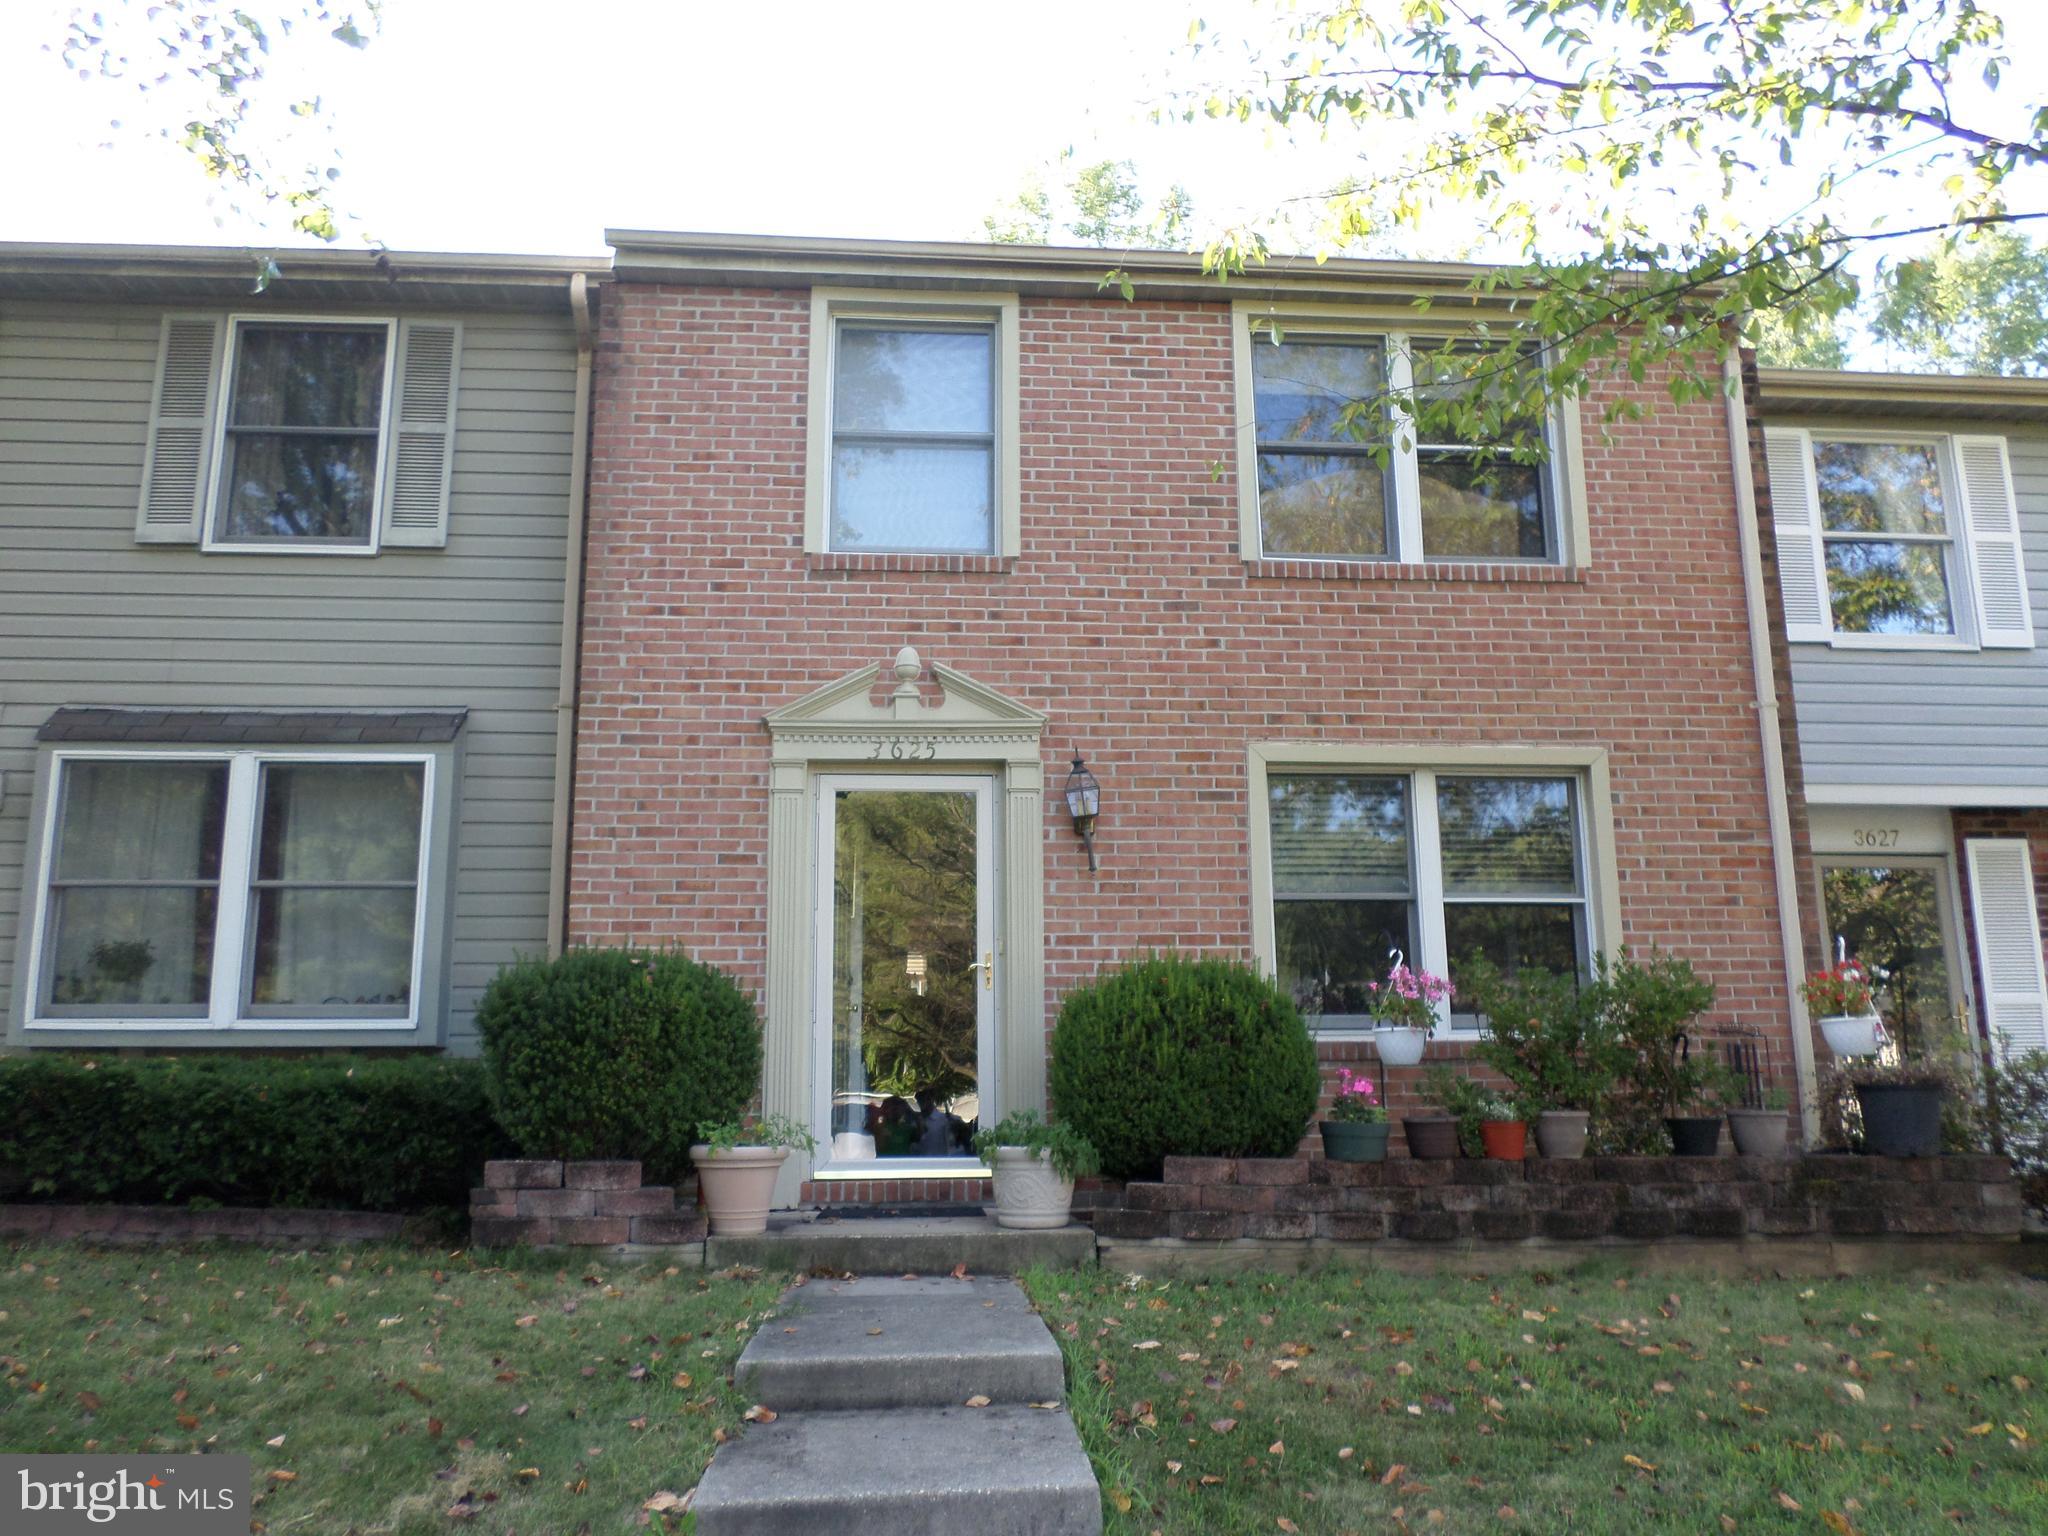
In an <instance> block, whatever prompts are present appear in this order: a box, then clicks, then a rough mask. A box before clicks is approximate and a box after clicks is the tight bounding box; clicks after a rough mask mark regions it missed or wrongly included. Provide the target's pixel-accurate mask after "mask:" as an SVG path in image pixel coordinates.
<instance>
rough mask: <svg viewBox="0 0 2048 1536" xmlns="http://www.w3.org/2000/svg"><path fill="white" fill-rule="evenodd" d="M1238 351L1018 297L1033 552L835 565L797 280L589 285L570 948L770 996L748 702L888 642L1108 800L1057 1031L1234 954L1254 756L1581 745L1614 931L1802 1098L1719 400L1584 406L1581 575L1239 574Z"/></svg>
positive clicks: (1198, 307)
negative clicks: (1604, 831) (1607, 864)
mask: <svg viewBox="0 0 2048 1536" xmlns="http://www.w3.org/2000/svg"><path fill="white" fill-rule="evenodd" d="M1230 326H1231V311H1230V307H1229V305H1228V304H1227V303H1222V302H1217V303H1202V302H1180V301H1174V302H1163V301H1145V300H1143V299H1142V298H1141V299H1140V301H1139V302H1135V303H1131V302H1125V301H1123V300H1121V299H1119V298H1116V297H1113V296H1112V297H1104V298H1096V299H1091V298H1056V297H1048V298H1032V297H1029V296H1027V297H1026V298H1025V299H1024V301H1023V306H1022V314H1021V341H1022V347H1021V356H1022V388H1023V400H1022V457H1023V498H1022V547H1021V549H1020V550H1019V551H1018V552H1016V553H1015V554H1014V555H1006V556H1004V557H1000V558H985V557H977V558H964V559H963V558H921V557H914V556H886V557H877V556H856V557H848V556H820V555H807V554H806V553H805V551H804V548H803V517H804V479H805V417H806V410H807V401H806V390H807V383H806V367H807V358H808V353H809V345H810V341H809V327H810V299H809V295H808V293H807V292H806V291H805V290H803V289H801V288H787V289H770V288H759V289H751V288H750V289H736V288H729V287H713V286H697V285H692V284H687V283H656V282H641V281H622V282H619V283H617V284H615V285H614V286H612V287H611V288H610V289H609V290H608V293H607V298H606V302H605V305H604V311H603V316H602V334H601V339H600V353H599V368H598V383H597V397H596V420H595V428H594V440H593V449H592V465H593V469H592V476H591V485H590V503H589V519H590V526H589V539H588V554H587V567H586V589H585V590H586V608H585V615H584V642H583V661H582V673H581V686H580V709H581V717H580V728H579V734H578V740H577V750H576V778H575V785H576V788H575V805H574V814H573V834H572V853H571V887H570V912H569V928H570V937H571V940H572V942H579V943H619V942H626V941H635V942H641V943H675V944H680V945H682V946H684V947H686V948H687V949H688V950H689V951H690V952H691V953H692V954H694V955H696V956H697V957H699V958H701V959H704V960H707V961H710V962H712V963H715V964H717V965H719V966H722V967H724V968H726V969H727V970H729V971H731V972H732V973H733V974H734V975H735V976H736V977H737V978H738V979H739V980H740V982H741V984H742V985H743V986H745V987H746V988H748V989H749V990H750V991H752V992H753V993H754V994H755V995H756V996H759V995H760V993H761V990H762V985H763V978H764V969H765V954H764V950H765V927H766V923H765V907H766V896H767V875H766V869H765V862H766V861H765V854H766V847H767V831H768V828H767V822H768V782H767V761H768V737H767V734H766V732H765V731H764V730H763V728H762V724H761V721H762V716H763V715H765V714H766V713H767V712H768V711H770V710H772V709H774V708H776V707H778V706H780V705H783V704H786V703H788V702H790V701H791V700H793V699H796V698H798V697H800V696H801V695H803V694H804V693H806V692H807V691H809V690H810V689H813V688H815V687H817V686H819V685H820V684H822V683H824V682H827V681H829V680H831V679H833V678H835V677H838V676H840V675H842V674H843V673H845V672H847V671H848V670H850V669H852V668H854V667H857V666H860V665H862V664H867V663H879V662H886V661H887V660H888V659H889V658H890V657H891V656H892V655H893V654H894V652H895V650H896V648H897V647H898V646H900V645H903V644H905V643H908V644H911V645H914V646H916V647H917V648H918V650H919V651H920V652H921V653H922V655H923V656H924V657H925V658H926V660H927V661H937V662H943V663H945V664H947V665H949V666H951V667H954V668H956V669H958V670H959V671H961V672H963V673H965V674H967V675H969V676H971V677H973V678H975V679H976V680H977V681H979V682H982V683H985V684H987V685H989V686H991V687H993V688H996V689H999V690H1001V691H1003V692H1004V693H1006V694H1008V695H1010V696H1011V697H1013V698H1016V699H1018V700H1020V701H1022V702H1024V703H1027V704H1029V705H1031V706H1033V707H1035V708H1038V709H1041V710H1043V711H1045V712H1046V713H1047V714H1048V715H1049V716H1050V718H1051V723H1050V725H1049V726H1048V728H1047V731H1046V735H1045V757H1046V771H1047V776H1048V780H1049V783H1050V785H1051V786H1052V787H1053V788H1055V789H1056V788H1057V785H1058V783H1059V780H1060V777H1061V775H1063V774H1064V772H1065V768H1066V757H1067V755H1068V753H1069V752H1070V750H1072V749H1078V750H1080V751H1083V752H1085V753H1086V754H1087V756H1088V759H1089V762H1090V765H1091V767H1093V768H1094V770H1095V771H1096V773H1097V774H1098V775H1099V776H1100V778H1101V780H1102V785H1103V803H1104V810H1103V816H1102V820H1101V823H1100V826H1099V828H1098V831H1097V837H1096V842H1097V848H1098V851H1099V854H1100V859H1101V872H1100V874H1099V875H1096V876H1091V875H1090V874H1089V873H1088V866H1087V861H1086V858H1085V856H1084V854H1083V852H1082V849H1081V847H1080V845H1079V843H1078V841H1077V840H1076V838H1075V837H1074V834H1073V831H1072V828H1071V825H1070V824H1069V822H1068V819H1067V818H1066V816H1065V815H1064V809H1063V807H1061V806H1060V805H1059V803H1058V799H1057V795H1056V794H1050V793H1049V794H1048V796H1047V802H1046V810H1045V821H1044V831H1045V843H1044V849H1043V853H1044V859H1045V930H1046V940H1045V942H1046V982H1047V988H1046V991H1047V1007H1048V1015H1049V1016H1050V1013H1051V1011H1052V1010H1054V1009H1056V1007H1057V1004H1058V999H1059V997H1060V995H1061V994H1062V993H1064V992H1065V991H1066V990H1067V989H1068V988H1070V987H1072V986H1073V985H1075V984H1076V983H1077V982H1081V981H1084V980H1086V979H1088V978H1089V977H1091V976H1092V975H1094V974H1095V972H1096V971H1097V969H1098V968H1099V967H1101V966H1102V965H1104V964H1107V963H1109V962H1112V961H1114V960H1116V959H1118V958H1119V957H1121V956H1124V955H1127V954H1128V953H1130V952H1131V951H1133V950H1134V949H1139V948H1143V947H1147V946H1165V945H1174V946H1179V947H1181V948H1185V949H1201V950H1223V951H1231V952H1238V953H1243V952H1245V951H1247V949H1248V947H1249V944H1250V937H1251V899H1252V898H1251V889H1252V887H1251V872H1250V869H1249V854H1248V847H1247V817H1248V808H1247V803H1246V797H1247V773H1246V744H1247V743H1248V742H1249V741H1252V740H1274V739H1299V740H1305V741H1308V740H1329V741H1348V742H1359V743H1375V744H1417V743H1442V744H1471V743H1519V744H1534V745H1563V744H1570V745H1588V744H1596V745H1599V746H1602V747H1604V748H1606V749H1607V751H1608V753H1609V754H1610V766H1611V771H1612V776H1613V791H1614V821H1615V838H1616V844H1617V847H1616V862H1617V865H1618V874H1619V882H1620V892H1621V904H1622V909H1623V910H1622V914H1621V915H1622V928H1623V931H1622V932H1621V933H1620V934H1618V935H1617V934H1613V933H1609V934H1606V935H1605V936H1604V941H1605V943H1606V944H1607V945H1608V946H1609V947H1612V946H1613V945H1614V944H1615V942H1616V941H1617V939H1619V940H1625V941H1626V942H1627V943H1629V944H1632V945H1635V946H1638V947H1641V946H1647V945H1650V944H1658V945H1663V946H1667V947H1669V948H1671V949H1672V950H1675V951H1677V952H1679V953H1682V954H1684V955H1686V956H1688V957H1690V958H1691V959H1693V961H1694V962H1695V963H1696V964H1697V965H1698V966H1699V967H1700V968H1701V970H1702V971H1703V972H1704V973H1705V974H1706V975H1707V976H1708V977H1709V978H1711V979H1712V980H1713V981H1714V982H1715V983H1716V984H1717V985H1718V987H1719V988H1720V1001H1719V1003H1718V1005H1717V1009H1716V1014H1715V1022H1718V1023H1722V1024H1740V1025H1743V1026H1747V1027H1752V1028H1756V1029H1759V1030H1761V1031H1763V1033H1764V1039H1765V1044H1766V1051H1767V1056H1768V1060H1769V1065H1770V1071H1771V1073H1772V1075H1773V1077H1774V1078H1775V1079H1776V1080H1777V1081H1779V1082H1781V1083H1783V1084H1785V1085H1786V1086H1788V1087H1789V1086H1790V1080H1791V1066H1790V1055H1789V1050H1788V1042H1787V1040H1786V1039H1785V1037H1784V1019H1785V1017H1786V990H1785V987H1786V982H1785V977H1784V974H1783V969H1784V968H1783V963H1782V959H1781V952H1780V949H1779V943H1778V933H1777V908H1776V893H1775V889H1774V886H1773V880H1772V864H1771V848H1770V842H1769V828H1768V821H1767V811H1766V800H1765V793H1766V792H1765V781H1764V773H1763V766H1762V762H1761V758H1760V750H1759V742H1758V731H1757V725H1756V709H1755V701H1754V689H1753V681H1752V676H1751V670H1750V656H1749V648H1748V645H1749V642H1748V630H1747V624H1746V619H1745V612H1744V606H1743V586H1742V577H1741V568H1740V560H1739V548H1738V542H1737V526H1736V517H1737V512H1736V503H1735V495H1734V486H1733V479H1732V474H1733V472H1732V468H1731V462H1730V454H1729V446H1728V438H1727V426H1726V419H1725V415H1724V410H1723V406H1722V404H1721V402H1720V401H1718V400H1711V401H1707V402H1704V403H1700V404H1694V405H1687V406H1673V405H1672V404H1671V402H1670V400H1669V398H1668V397H1666V396H1665V395H1664V394H1663V393H1662V391H1661V390H1660V389H1659V388H1658V387H1657V385H1656V383H1655V382H1654V381H1653V382H1652V383H1651V384H1649V385H1646V386H1644V387H1643V391H1642V394H1643V403H1644V404H1645V405H1646V406H1648V408H1649V411H1650V415H1649V417H1648V419H1647V420H1644V421H1641V422H1638V423H1623V424H1619V425H1617V426H1615V427H1614V428H1613V429H1612V436H1613V440H1612V441H1604V440H1603V433H1602V428H1601V425H1600V423H1601V410H1602V407H1603V406H1605V405H1606V404H1608V403H1609V402H1610V396H1609V395H1608V394H1607V393H1606V392H1605V391H1604V390H1603V391H1601V392H1599V393H1598V394H1597V395H1596V397H1595V398H1594V399H1592V400H1590V401H1589V402H1588V403H1587V404H1586V406H1585V408H1584V420H1585V460H1586V465H1585V471H1586V472H1585V479H1586V488H1587V497H1588V503H1589V512H1590V534H1591V548H1590V557H1589V559H1588V560H1587V562H1586V564H1585V566H1584V568H1583V569H1575V570H1571V571H1551V570H1542V571H1532V570H1528V569H1525V568H1522V569H1518V568H1513V567H1483V566H1482V567H1462V568H1461V567H1455V566H1448V565H1425V566H1403V567H1394V568H1390V569H1382V570H1379V571H1374V572H1370V573H1357V572H1352V571H1347V570H1345V569H1343V568H1341V567H1339V568H1332V567H1330V566H1326V565H1325V566H1314V565H1305V564H1289V563H1284V562H1282V563H1263V564H1260V565H1257V566H1253V567H1247V565H1246V564H1245V562H1243V561H1242V560H1241V559H1240V558H1239V554H1238V549H1237V540H1238V523H1237V487H1236V483H1235V478H1234V467H1233V465H1234V460H1233V424H1234V419H1235V404H1234V400H1233V382H1232V362H1231V331H1230ZM1781 686H1782V679H1781ZM1783 691H1784V694H1785V701H1784V702H1785V704H1786V706H1787V714H1786V727H1787V729H1788V731H1789V730H1790V728H1791V717H1790V713H1789V689H1784V690H1783ZM1796 760H1797V759H1796V755H1795V756H1794V759H1793V761H1794V762H1795V763H1796ZM1048 1022H1049V1019H1048ZM1010 1027H1017V1022H1016V1021H1012V1022H1011V1025H1010ZM1365 1054H1366V1053H1365V1052H1364V1051H1363V1050H1362V1048H1357V1047H1349V1048H1339V1049H1338V1050H1336V1051H1334V1052H1333V1053H1332V1055H1333V1057H1337V1056H1343V1057H1362V1056H1363V1055H1365ZM1402 1076H1403V1079H1404V1082H1403V1085H1402V1086H1401V1088H1400V1090H1399V1091H1397V1093H1396V1096H1395V1102H1394V1106H1393V1107H1394V1108H1395V1110H1396V1111H1397V1112H1399V1111H1401V1110H1403V1109H1405V1108H1409V1107H1412V1102H1413V1101H1412V1094H1411V1093H1410V1092H1409V1090H1408V1086H1407V1085H1408V1084H1410V1083H1413V1082H1415V1081H1417V1080H1418V1074H1414V1073H1406V1074H1403V1075H1402Z"/></svg>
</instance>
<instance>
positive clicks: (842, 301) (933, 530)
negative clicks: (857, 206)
mask: <svg viewBox="0 0 2048 1536" xmlns="http://www.w3.org/2000/svg"><path fill="white" fill-rule="evenodd" d="M1016 330H1017V303H1016V300H1015V299H1014V298H1010V297H996V298H988V299H983V298H973V299H966V300H963V299H962V298H961V297H960V296H958V295H949V296H918V295H903V294H859V293H848V292H840V291H835V290H825V289H820V290H817V291H816V292H815V293H814V295H813V311H812V333H811V348H812V351H811V399H812V401H813V409H812V411H811V414H810V433H811V443H810V475H809V484H808V488H807V508H806V532H805V547H806V548H807V549H810V550H813V551H815V552H818V553H831V554H926V555H1012V554H1015V553H1016V548H1017V526H1018V507H1017V485H1018V473H1019V471H1018V463H1019V461H1018V452H1017V418H1018V403H1017V388H1018V384H1017V343H1016Z"/></svg>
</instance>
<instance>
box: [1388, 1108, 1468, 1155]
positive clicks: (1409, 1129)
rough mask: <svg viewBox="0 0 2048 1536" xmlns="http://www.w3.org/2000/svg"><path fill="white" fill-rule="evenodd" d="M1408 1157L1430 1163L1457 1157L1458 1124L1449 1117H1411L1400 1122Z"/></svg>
mask: <svg viewBox="0 0 2048 1536" xmlns="http://www.w3.org/2000/svg"><path fill="white" fill-rule="evenodd" d="M1401 1134H1402V1135H1404V1136H1406V1137H1407V1138H1408V1155H1409V1156H1410V1157H1416V1158H1423V1159H1425V1160H1427V1161H1430V1162H1448V1161H1449V1160H1450V1159H1451V1158H1454V1157H1456V1156H1457V1155H1458V1122H1457V1121H1455V1120H1453V1119H1452V1118H1451V1117H1450V1116H1449V1115H1419V1116H1411V1117H1410V1118H1409V1119H1406V1120H1403V1121H1402V1122H1401Z"/></svg>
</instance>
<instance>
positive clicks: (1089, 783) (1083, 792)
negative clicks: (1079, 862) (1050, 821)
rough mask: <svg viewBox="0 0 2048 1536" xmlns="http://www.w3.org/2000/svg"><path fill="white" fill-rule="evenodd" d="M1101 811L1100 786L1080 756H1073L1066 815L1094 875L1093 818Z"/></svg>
mask: <svg viewBox="0 0 2048 1536" xmlns="http://www.w3.org/2000/svg"><path fill="white" fill-rule="evenodd" d="M1101 810H1102V786H1101V785H1100V784H1097V783H1096V782H1095V775H1094V774H1092V773H1090V772H1089V771H1088V765H1087V763H1086V762H1084V761H1083V760H1082V757H1081V754H1080V753H1078V752H1076V753H1075V754H1074V766H1073V768H1072V769H1071V770H1070V771H1069V772H1068V774H1067V814H1068V815H1070V816H1072V817H1073V818H1074V830H1075V831H1076V832H1078V833H1080V834H1081V845H1082V846H1083V847H1084V848H1086V849H1087V850H1088V873H1089V874H1091V875H1092V874H1094V873H1095V818H1096V816H1097V815H1099V814H1100V813H1101Z"/></svg>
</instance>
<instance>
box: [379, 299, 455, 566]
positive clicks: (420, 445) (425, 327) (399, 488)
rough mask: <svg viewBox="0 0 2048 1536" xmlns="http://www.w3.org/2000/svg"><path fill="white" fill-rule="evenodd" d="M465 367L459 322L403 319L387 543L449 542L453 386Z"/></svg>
mask: <svg viewBox="0 0 2048 1536" xmlns="http://www.w3.org/2000/svg"><path fill="white" fill-rule="evenodd" d="M461 367H462V327H461V326H460V325H457V324H454V323H452V322H449V321H442V320H405V321H401V322H400V324H399V327H398V368H397V371H396V376H397V379H398V384H397V391H398V398H397V400H396V402H394V405H393V409H392V412H391V441H390V443H389V445H388V446H387V448H386V454H385V460H386V467H385V474H384V531H383V542H384V543H385V544H387V545H392V544H396V545H412V546H436V547H438V546H440V545H443V544H446V543H447V542H448V481H449V476H450V474H451V472H452V471H453V469H454V463H455V387H456V382H457V375H458V374H459V373H460V372H461Z"/></svg>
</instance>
